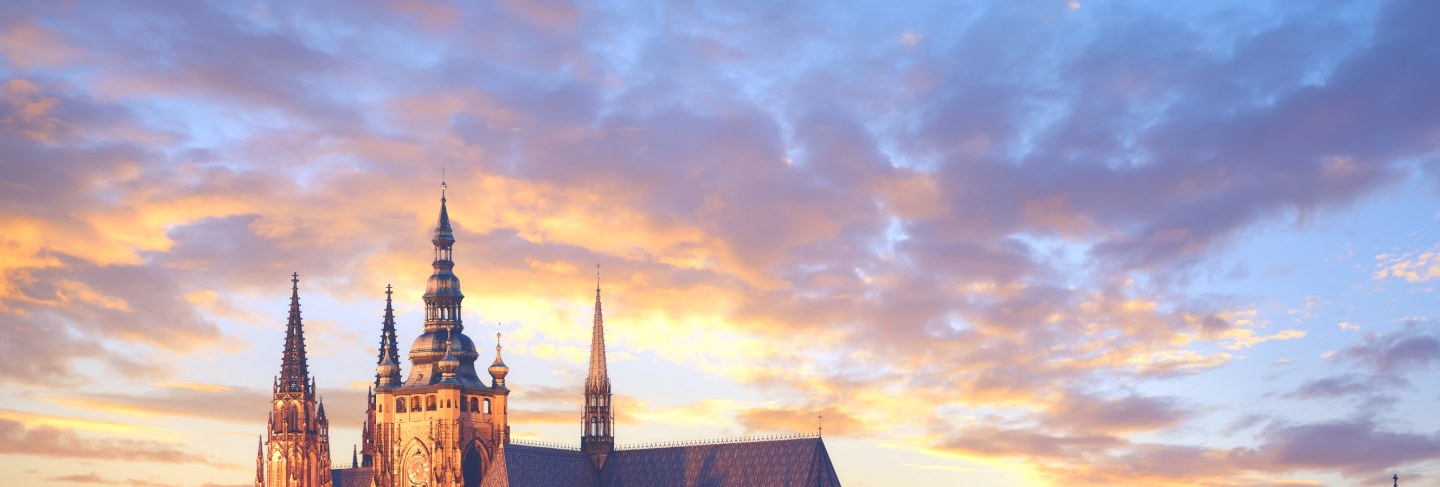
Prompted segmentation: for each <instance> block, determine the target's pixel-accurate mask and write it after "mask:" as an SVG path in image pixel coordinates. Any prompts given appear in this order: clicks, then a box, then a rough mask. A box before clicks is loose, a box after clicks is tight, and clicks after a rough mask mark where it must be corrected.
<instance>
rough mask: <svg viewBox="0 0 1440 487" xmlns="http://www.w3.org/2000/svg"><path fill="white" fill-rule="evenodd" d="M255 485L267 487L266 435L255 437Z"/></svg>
mask: <svg viewBox="0 0 1440 487" xmlns="http://www.w3.org/2000/svg"><path fill="white" fill-rule="evenodd" d="M255 487H265V437H263V436H259V437H256V439H255Z"/></svg>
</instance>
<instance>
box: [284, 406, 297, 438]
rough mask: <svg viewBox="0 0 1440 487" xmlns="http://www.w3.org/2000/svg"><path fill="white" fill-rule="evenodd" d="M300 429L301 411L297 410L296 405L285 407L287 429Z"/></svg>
mask: <svg viewBox="0 0 1440 487" xmlns="http://www.w3.org/2000/svg"><path fill="white" fill-rule="evenodd" d="M298 429H300V420H299V411H296V410H295V405H294V404H291V405H289V406H286V407H285V430H286V431H295V430H298Z"/></svg>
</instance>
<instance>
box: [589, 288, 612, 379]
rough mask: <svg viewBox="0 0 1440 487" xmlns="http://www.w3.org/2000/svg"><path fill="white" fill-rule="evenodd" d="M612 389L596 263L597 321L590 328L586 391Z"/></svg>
mask: <svg viewBox="0 0 1440 487" xmlns="http://www.w3.org/2000/svg"><path fill="white" fill-rule="evenodd" d="M602 388H603V389H604V390H605V391H606V392H607V393H608V392H609V390H610V376H609V374H608V372H606V370H605V318H604V316H603V315H602V314H601V312H600V264H595V322H594V324H593V325H592V327H591V330H590V375H589V376H587V377H586V378H585V393H586V394H589V393H590V392H591V391H599V390H601V389H602Z"/></svg>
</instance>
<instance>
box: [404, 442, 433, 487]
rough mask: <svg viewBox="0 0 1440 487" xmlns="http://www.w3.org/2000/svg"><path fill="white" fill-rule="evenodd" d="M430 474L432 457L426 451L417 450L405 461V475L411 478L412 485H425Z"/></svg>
mask: <svg viewBox="0 0 1440 487" xmlns="http://www.w3.org/2000/svg"><path fill="white" fill-rule="evenodd" d="M429 476H430V459H429V458H426V457H425V453H424V452H421V451H419V450H416V451H415V452H414V453H413V454H411V455H410V459H409V460H408V461H406V462H405V477H406V478H409V479H410V485H414V486H421V485H425V481H426V479H427V478H428V477H429Z"/></svg>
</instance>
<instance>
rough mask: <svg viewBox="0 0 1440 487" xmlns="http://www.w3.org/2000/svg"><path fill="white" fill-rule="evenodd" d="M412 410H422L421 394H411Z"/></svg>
mask: <svg viewBox="0 0 1440 487" xmlns="http://www.w3.org/2000/svg"><path fill="white" fill-rule="evenodd" d="M410 410H411V411H419V410H420V396H410Z"/></svg>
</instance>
